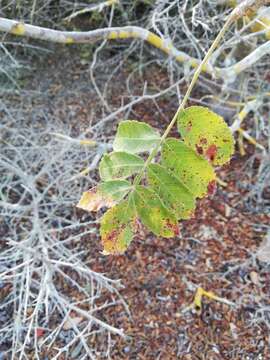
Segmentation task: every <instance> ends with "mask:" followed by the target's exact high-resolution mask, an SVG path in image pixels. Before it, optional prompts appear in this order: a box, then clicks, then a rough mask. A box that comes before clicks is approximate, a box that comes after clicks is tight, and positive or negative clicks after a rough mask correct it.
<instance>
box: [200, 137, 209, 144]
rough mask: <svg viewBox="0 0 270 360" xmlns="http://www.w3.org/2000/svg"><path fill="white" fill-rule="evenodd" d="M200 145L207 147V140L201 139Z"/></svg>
mask: <svg viewBox="0 0 270 360" xmlns="http://www.w3.org/2000/svg"><path fill="white" fill-rule="evenodd" d="M200 144H201V145H206V144H207V139H206V138H205V137H203V138H200Z"/></svg>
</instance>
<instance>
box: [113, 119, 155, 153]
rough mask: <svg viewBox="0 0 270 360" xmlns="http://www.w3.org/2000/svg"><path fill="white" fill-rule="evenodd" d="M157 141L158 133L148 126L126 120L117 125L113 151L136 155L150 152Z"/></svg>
mask: <svg viewBox="0 0 270 360" xmlns="http://www.w3.org/2000/svg"><path fill="white" fill-rule="evenodd" d="M159 141H160V136H159V133H158V132H157V131H156V130H155V129H153V128H152V127H151V126H150V125H148V124H146V123H143V122H139V121H135V120H126V121H122V122H120V124H119V125H118V129H117V133H116V137H115V140H114V143H113V149H114V151H126V152H128V153H131V154H136V153H141V152H144V151H150V150H152V148H153V147H154V146H155V145H157V144H158V143H159Z"/></svg>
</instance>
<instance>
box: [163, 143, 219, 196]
mask: <svg viewBox="0 0 270 360" xmlns="http://www.w3.org/2000/svg"><path fill="white" fill-rule="evenodd" d="M161 156H162V158H161V163H162V165H163V166H164V167H165V168H166V169H167V170H168V171H169V172H170V173H172V174H173V175H174V176H175V177H176V178H177V179H178V180H179V181H180V182H181V183H183V184H184V185H185V186H186V187H187V188H188V189H189V191H190V192H191V193H192V194H193V195H194V196H196V197H199V198H201V197H203V196H204V195H206V194H207V193H211V192H212V190H213V188H214V184H215V179H216V176H215V172H214V170H213V168H212V166H211V165H210V164H209V162H208V161H207V160H205V159H204V158H202V157H201V156H199V155H197V153H196V152H195V151H194V150H193V149H191V148H190V147H188V146H187V145H186V144H184V142H182V141H179V140H176V139H173V138H170V139H167V140H166V141H165V142H164V144H163V146H162V152H161Z"/></svg>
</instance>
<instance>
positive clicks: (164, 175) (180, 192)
mask: <svg viewBox="0 0 270 360" xmlns="http://www.w3.org/2000/svg"><path fill="white" fill-rule="evenodd" d="M147 177H148V182H149V185H150V186H151V188H152V189H153V190H154V191H155V192H156V193H157V194H158V195H159V197H160V198H161V200H162V201H163V203H164V205H165V206H166V207H167V208H168V209H169V210H170V211H171V212H173V213H174V214H175V216H176V218H177V219H189V218H190V217H191V216H192V214H193V212H194V210H195V206H196V202H195V198H194V196H193V194H192V193H191V192H190V191H189V190H188V188H187V187H186V186H184V185H183V184H182V183H181V182H180V181H179V180H178V179H177V178H176V177H175V176H173V175H171V174H169V173H168V171H167V170H166V169H165V168H164V167H163V166H160V165H158V164H150V165H149V167H148V169H147Z"/></svg>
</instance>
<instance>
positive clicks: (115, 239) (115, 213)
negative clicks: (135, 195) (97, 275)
mask: <svg viewBox="0 0 270 360" xmlns="http://www.w3.org/2000/svg"><path fill="white" fill-rule="evenodd" d="M135 229H136V212H135V209H134V206H133V203H132V202H131V201H130V200H129V199H128V200H124V201H122V202H120V203H119V204H118V205H115V206H114V207H112V208H111V209H109V210H108V211H107V212H106V213H105V214H104V215H103V217H102V219H101V223H100V234H101V240H102V244H103V253H104V255H108V254H122V253H124V252H125V250H126V249H127V247H128V245H129V244H130V243H131V241H132V239H133V234H134V232H135Z"/></svg>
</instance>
